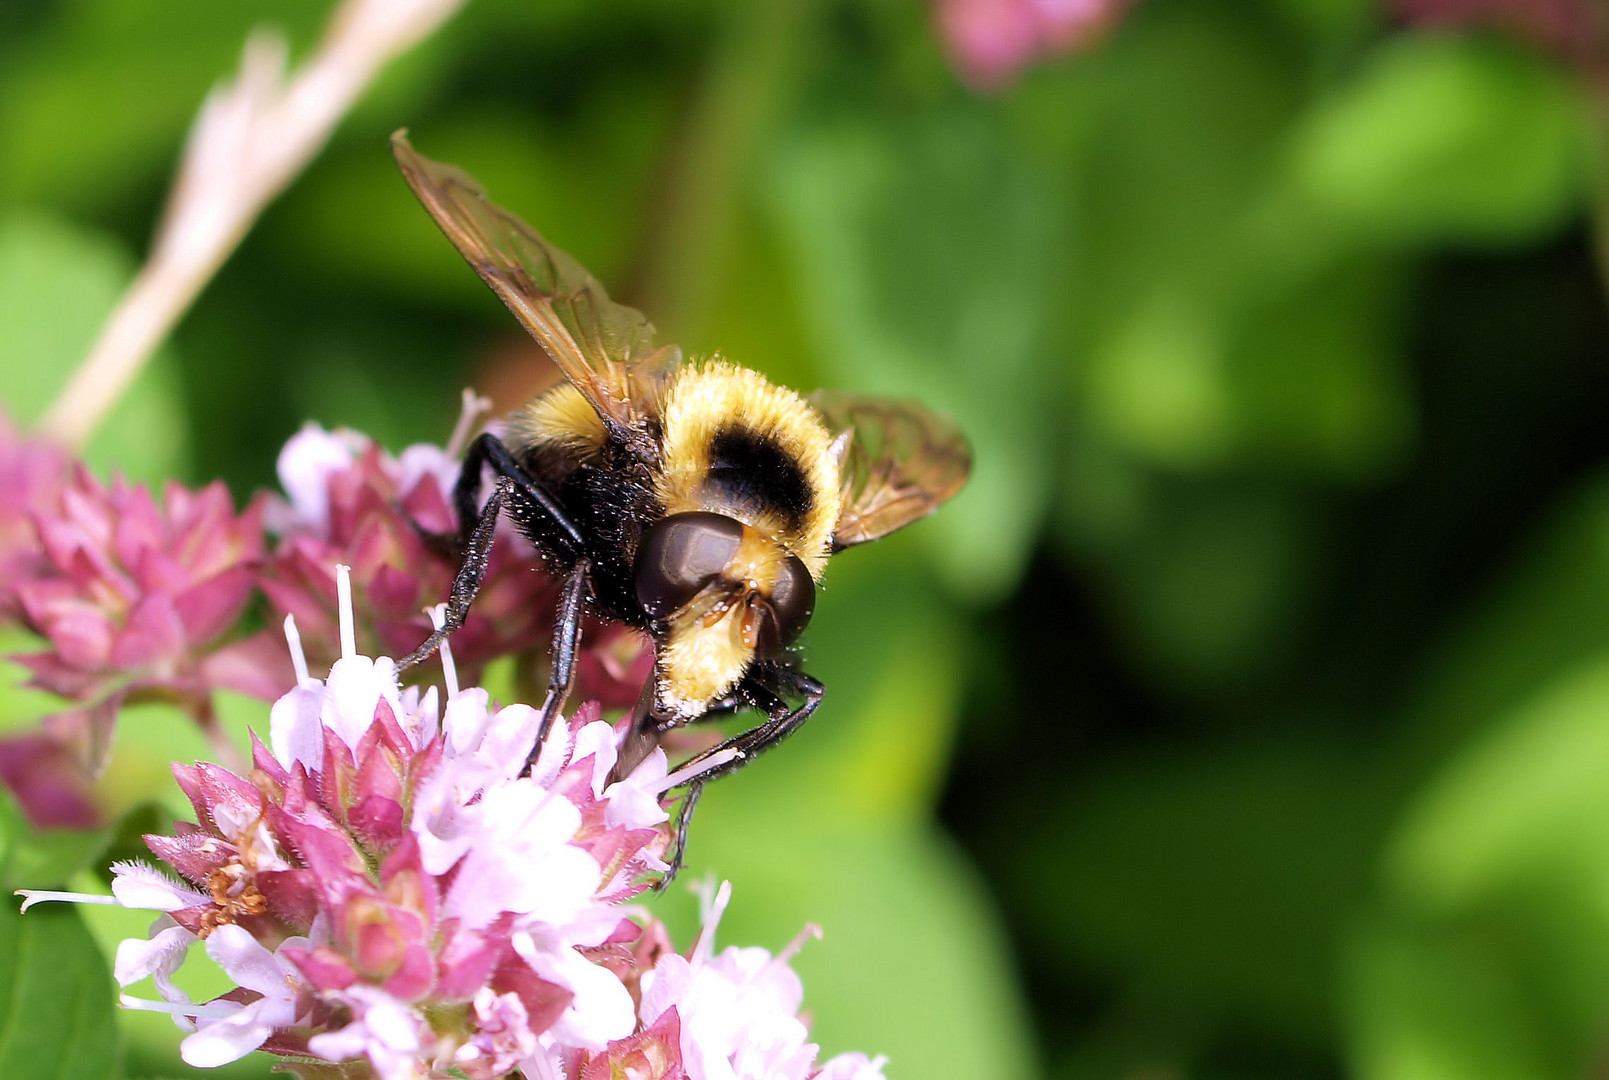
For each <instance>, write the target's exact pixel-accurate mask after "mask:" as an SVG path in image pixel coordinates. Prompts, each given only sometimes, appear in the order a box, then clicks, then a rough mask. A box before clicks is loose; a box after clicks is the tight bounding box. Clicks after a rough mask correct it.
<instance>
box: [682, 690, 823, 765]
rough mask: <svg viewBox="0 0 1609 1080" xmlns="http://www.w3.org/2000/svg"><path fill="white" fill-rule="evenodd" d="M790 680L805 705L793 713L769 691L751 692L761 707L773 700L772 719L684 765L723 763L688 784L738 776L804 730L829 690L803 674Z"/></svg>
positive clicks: (793, 710) (733, 737) (768, 710)
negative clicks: (702, 762)
mask: <svg viewBox="0 0 1609 1080" xmlns="http://www.w3.org/2000/svg"><path fill="white" fill-rule="evenodd" d="M786 677H787V680H788V682H789V683H790V684H791V685H790V686H788V687H787V688H786V689H788V690H792V691H794V692H796V693H798V694H801V695H802V696H803V697H804V699H805V700H804V703H803V704H802V705H800V706H799V707H798V708H796V709H789V708H788V707H787V705H786V704H785V703H784V702H783V701H782V699H781V698H779V697H777V696H776V695H775V694H773V693H771V692H770V691H769V690H768V689H767V688H765V687H753V688H751V691H750V692H751V694H752V695H753V697H754V698H755V699H756V700H757V703H758V702H759V701H764V700H765V699H767V698H769V701H770V703H771V707H770V708H768V709H767V710H766V711H767V712H768V713H769V714H770V719H768V720H767V721H766V722H765V723H763V724H760V725H758V726H757V727H753V728H750V729H749V730H748V731H745V732H742V733H741V734H738V735H734V736H732V737H731V738H730V739H727V740H726V741H725V742H723V743H721V744H720V745H719V746H716V747H713V748H712V749H709V750H706V751H704V752H703V753H702V754H699V755H698V756H697V757H695V758H693V759H692V760H691V761H689V762H688V763H687V764H686V765H683V766H682V768H683V769H687V768H688V767H689V766H696V765H697V764H698V763H699V762H700V761H710V760H712V759H715V758H719V759H720V761H719V762H718V763H717V764H714V765H711V766H710V767H709V768H708V769H706V770H705V771H703V772H700V773H698V774H697V775H696V776H693V777H692V778H690V779H689V780H688V783H697V784H702V783H706V782H708V781H710V780H713V779H715V778H716V777H718V776H726V775H727V774H729V773H734V772H737V771H738V770H739V769H741V768H742V767H743V766H745V765H747V764H748V763H749V762H751V761H753V760H754V759H755V758H756V757H758V756H759V755H760V754H762V753H764V752H765V751H767V750H769V749H771V748H772V747H773V746H775V745H777V743H779V742H781V741H782V740H783V739H786V738H787V737H788V736H789V735H792V734H793V733H794V732H795V731H798V730H799V729H800V728H801V727H803V726H804V722H805V721H806V720H808V719H810V717H811V715H812V714H814V713H815V711H816V709H817V708H819V707H820V706H821V700H822V698H824V697H825V696H826V694H827V688H826V687H824V686H822V685H821V683H820V682H818V681H817V680H815V679H813V678H811V677H810V676H809V675H806V674H804V673H803V672H789V673H787V676H786ZM756 691H757V692H756Z"/></svg>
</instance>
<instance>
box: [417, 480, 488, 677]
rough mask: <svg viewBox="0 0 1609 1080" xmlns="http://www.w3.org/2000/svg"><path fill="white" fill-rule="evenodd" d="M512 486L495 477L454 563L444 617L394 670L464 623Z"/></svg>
mask: <svg viewBox="0 0 1609 1080" xmlns="http://www.w3.org/2000/svg"><path fill="white" fill-rule="evenodd" d="M512 487H513V481H511V480H508V479H506V478H504V477H499V478H498V481H497V486H496V487H494V488H493V489H492V494H491V498H489V499H487V500H486V505H485V506H484V507H483V508H482V509H481V511H480V516H479V517H478V518H477V519H476V520H475V525H474V527H473V528H472V529H471V530H469V535H468V536H467V537H466V538H465V540H464V561H463V562H462V563H460V564H459V566H458V573H457V575H456V576H455V577H454V578H453V587H452V592H451V593H449V594H448V596H447V615H446V618H445V619H443V620H442V623H441V627H440V628H439V629H438V630H436V632H435V633H433V634H431V635H430V636H429V637H428V638H426V639H425V641H424V644H422V645H420V646H419V647H418V648H417V649H415V650H414V651H413V652H411V653H409V654H408V655H407V656H405V657H403V658H402V659H401V660H400V661H398V662H397V670H398V671H403V670H406V669H407V668H411V667H413V666H414V665H415V664H417V663H419V662H420V661H421V660H423V659H425V658H426V657H428V656H429V655H430V654H431V653H433V652H435V651H436V649H437V648H439V647H440V645H441V643H442V642H443V641H446V640H447V635H449V634H451V633H452V632H453V631H454V630H457V629H458V628H459V627H460V626H463V625H464V616H465V615H467V614H468V613H469V605H470V604H472V603H474V602H475V597H476V595H477V594H479V592H480V586H481V582H482V581H483V580H485V578H486V563H487V561H488V560H489V559H490V557H491V553H492V541H493V540H495V539H496V538H497V515H498V514H499V513H501V512H502V509H503V503H504V502H505V501H507V499H508V495H509V491H510V489H511V488H512Z"/></svg>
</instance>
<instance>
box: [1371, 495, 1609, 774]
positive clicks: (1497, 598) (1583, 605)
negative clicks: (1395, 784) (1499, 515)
mask: <svg viewBox="0 0 1609 1080" xmlns="http://www.w3.org/2000/svg"><path fill="white" fill-rule="evenodd" d="M1533 532H1534V538H1533V539H1531V540H1529V541H1528V542H1526V543H1525V544H1524V545H1523V546H1522V547H1521V548H1520V549H1519V550H1518V551H1517V552H1515V553H1514V554H1513V555H1512V556H1511V557H1510V558H1509V559H1507V560H1506V565H1505V568H1504V570H1503V572H1502V576H1501V577H1500V578H1499V579H1498V580H1497V581H1496V582H1495V583H1494V584H1493V585H1492V587H1491V588H1490V591H1489V593H1488V594H1487V595H1485V596H1483V597H1480V598H1479V603H1478V606H1475V607H1473V609H1472V611H1471V612H1470V615H1469V616H1468V617H1467V618H1465V619H1464V620H1463V621H1462V623H1461V624H1460V625H1457V626H1456V627H1455V631H1456V633H1454V634H1453V635H1452V636H1451V638H1450V640H1449V641H1448V642H1447V644H1446V645H1445V646H1443V648H1442V649H1441V651H1440V655H1438V656H1435V657H1433V658H1432V661H1433V662H1432V663H1430V664H1429V665H1428V666H1427V668H1426V671H1425V676H1424V685H1423V687H1422V688H1421V690H1420V691H1419V693H1418V695H1417V698H1416V700H1415V701H1414V702H1413V703H1412V706H1411V709H1410V712H1409V717H1410V720H1411V724H1410V725H1409V726H1407V727H1405V728H1404V730H1403V731H1402V739H1403V742H1404V743H1405V749H1406V750H1407V751H1408V752H1407V754H1406V755H1405V758H1406V762H1407V763H1408V764H1409V765H1410V766H1411V767H1412V768H1413V769H1415V770H1416V773H1415V774H1414V775H1417V772H1418V771H1422V770H1424V769H1425V768H1426V767H1427V766H1428V765H1429V764H1430V763H1435V762H1440V761H1443V760H1445V759H1446V757H1447V756H1448V755H1450V754H1452V753H1455V752H1458V750H1459V748H1460V747H1461V746H1462V745H1463V744H1464V742H1465V741H1466V740H1467V739H1468V738H1469V737H1470V735H1471V734H1473V733H1477V732H1480V731H1484V730H1487V729H1489V728H1491V727H1492V726H1493V725H1494V724H1495V723H1496V722H1497V720H1498V719H1499V718H1500V717H1502V716H1504V715H1506V714H1509V713H1511V712H1512V711H1513V710H1516V709H1518V708H1519V707H1520V706H1521V705H1522V704H1524V703H1525V702H1527V701H1529V700H1531V699H1533V698H1534V696H1535V695H1536V694H1538V693H1540V692H1541V690H1542V689H1543V688H1544V687H1546V686H1548V685H1549V684H1551V683H1554V682H1555V681H1557V680H1559V679H1561V678H1563V677H1564V676H1565V675H1566V674H1567V673H1568V672H1569V671H1571V670H1572V668H1575V667H1576V666H1578V665H1581V664H1584V663H1587V662H1590V661H1592V660H1594V659H1595V658H1596V657H1597V656H1599V655H1601V654H1602V653H1603V652H1604V651H1605V650H1609V621H1606V620H1605V618H1604V613H1605V612H1606V611H1609V476H1604V475H1602V474H1600V475H1598V476H1596V477H1594V478H1592V479H1591V480H1589V481H1588V482H1586V483H1585V484H1583V485H1582V486H1581V488H1580V489H1579V490H1578V491H1576V492H1574V493H1572V494H1570V495H1568V496H1567V497H1565V498H1564V499H1563V500H1562V504H1561V505H1560V506H1559V508H1558V509H1557V510H1556V511H1554V512H1552V513H1550V514H1549V515H1547V516H1546V517H1545V518H1544V519H1543V520H1542V521H1541V522H1540V523H1539V524H1538V525H1537V526H1536V527H1535V529H1534V530H1533Z"/></svg>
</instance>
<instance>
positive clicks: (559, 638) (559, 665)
mask: <svg viewBox="0 0 1609 1080" xmlns="http://www.w3.org/2000/svg"><path fill="white" fill-rule="evenodd" d="M591 566H592V564H591V563H590V562H588V561H587V560H586V559H581V560H579V561H578V562H577V563H576V564H575V567H574V568H573V569H572V570H571V571H570V576H569V577H567V578H566V579H565V581H564V592H563V593H562V594H560V596H559V611H558V616H557V618H556V619H555V620H554V623H553V655H552V663H551V664H549V665H548V668H549V670H548V692H547V697H546V698H544V699H543V701H542V709H541V712H540V713H539V714H538V715H540V716H541V723H540V724H539V725H538V726H537V730H536V743H535V744H534V745H533V746H532V747H531V756H530V759H529V760H528V761H527V762H526V766H527V767H529V766H531V765H534V764H536V758H537V755H538V754H540V753H541V752H542V744H543V743H544V742H546V741H547V737H548V729H550V728H551V727H552V726H553V720H554V718H555V717H557V716H558V715H559V710H560V709H562V708H564V699H565V698H567V697H569V696H570V685H571V684H572V683H573V682H575V668H576V661H577V659H578V657H579V654H578V652H577V646H578V645H579V644H580V642H581V617H582V616H583V615H585V614H586V610H587V599H588V597H589V596H590V595H591V592H592V589H591V582H590V580H589V577H588V571H589V570H590V569H591Z"/></svg>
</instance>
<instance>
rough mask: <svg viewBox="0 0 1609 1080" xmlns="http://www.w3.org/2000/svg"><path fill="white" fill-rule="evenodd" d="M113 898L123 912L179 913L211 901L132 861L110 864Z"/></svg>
mask: <svg viewBox="0 0 1609 1080" xmlns="http://www.w3.org/2000/svg"><path fill="white" fill-rule="evenodd" d="M112 895H113V896H115V897H117V902H118V903H119V904H121V905H122V906H124V907H126V908H149V909H150V910H152V911H178V910H180V909H181V908H187V907H194V906H195V905H196V904H205V903H207V902H208V901H209V900H210V899H211V897H209V896H207V895H205V894H204V893H202V892H201V891H200V890H198V889H192V888H191V887H190V886H188V885H184V884H182V883H180V882H177V881H174V880H173V879H172V878H170V877H168V876H167V875H166V874H164V873H163V872H162V871H160V870H158V869H157V868H156V867H154V866H149V865H147V864H145V863H142V862H133V861H131V862H118V863H113V864H112Z"/></svg>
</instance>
